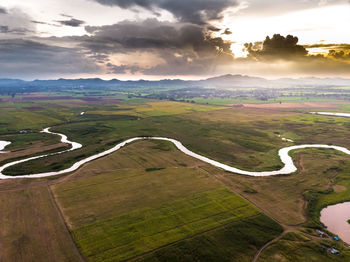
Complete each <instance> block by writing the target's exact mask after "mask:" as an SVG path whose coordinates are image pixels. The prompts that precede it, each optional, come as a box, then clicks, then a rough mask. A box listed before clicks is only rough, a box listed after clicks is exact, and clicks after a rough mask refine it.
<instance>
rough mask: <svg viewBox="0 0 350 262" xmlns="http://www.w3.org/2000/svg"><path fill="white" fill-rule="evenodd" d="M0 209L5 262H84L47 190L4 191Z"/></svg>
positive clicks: (1, 250)
mask: <svg viewBox="0 0 350 262" xmlns="http://www.w3.org/2000/svg"><path fill="white" fill-rule="evenodd" d="M8 183H11V182H8ZM3 185H4V184H2V186H3ZM0 210H1V212H0V221H1V223H0V261H1V262H17V261H18V262H22V261H42V262H47V261H57V262H62V261H72V262H73V261H81V260H80V255H79V253H78V252H77V249H76V248H75V246H74V244H73V242H72V240H71V237H70V234H69V232H68V230H67V229H66V227H65V225H64V222H63V220H62V219H61V217H60V216H59V213H58V211H57V209H56V207H55V204H54V202H53V201H52V198H51V196H50V193H49V191H48V188H47V187H44V186H40V187H25V188H23V189H14V190H5V191H2V190H0Z"/></svg>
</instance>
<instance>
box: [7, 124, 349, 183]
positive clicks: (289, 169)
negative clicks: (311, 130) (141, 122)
mask: <svg viewBox="0 0 350 262" xmlns="http://www.w3.org/2000/svg"><path fill="white" fill-rule="evenodd" d="M41 132H43V133H48V134H55V135H58V136H60V137H61V142H63V143H68V144H70V145H71V148H70V149H68V150H64V151H61V152H58V153H52V154H46V155H40V156H34V157H30V158H26V159H22V160H18V161H13V162H10V163H7V164H5V165H3V166H1V167H0V179H16V178H40V177H49V176H55V175H61V174H65V173H69V172H73V171H75V170H77V169H78V168H79V167H81V166H82V165H84V164H85V163H88V162H90V161H93V160H95V159H97V158H100V157H103V156H106V155H109V154H111V153H113V152H115V151H117V150H119V149H120V148H122V147H123V146H125V145H127V144H129V143H132V142H134V141H137V140H143V139H152V140H164V141H168V142H171V143H173V144H174V145H175V146H176V148H177V149H179V150H180V151H181V152H183V153H184V154H186V155H189V156H191V157H194V158H196V159H199V160H201V161H203V162H206V163H208V164H211V165H213V166H216V167H218V168H221V169H223V170H225V171H228V172H231V173H236V174H240V175H246V176H255V177H264V176H276V175H287V174H291V173H293V172H295V171H296V170H297V168H296V166H295V165H294V163H293V159H292V158H291V157H290V156H289V151H292V150H296V149H303V148H329V149H334V150H338V151H341V152H343V153H345V154H348V155H350V150H348V149H347V148H345V147H340V146H333V145H321V144H312V145H295V146H289V147H284V148H282V149H280V150H279V151H278V155H279V156H280V158H281V161H282V163H283V164H284V167H283V168H281V169H280V170H276V171H262V172H254V171H246V170H241V169H238V168H235V167H231V166H229V165H226V164H223V163H220V162H218V161H215V160H213V159H210V158H208V157H205V156H202V155H199V154H197V153H194V152H192V151H190V150H189V149H187V148H186V147H185V146H184V145H183V144H182V143H181V142H180V141H177V140H175V139H172V138H167V137H134V138H130V139H128V140H125V141H124V142H121V143H119V144H117V145H115V146H114V147H112V148H111V149H108V150H106V151H104V152H101V153H98V154H96V155H93V156H90V157H87V158H85V159H82V160H80V161H78V162H76V163H74V164H73V165H72V166H71V167H69V168H66V169H63V170H60V171H54V172H46V173H38V174H26V175H20V176H8V175H4V174H3V173H2V172H3V171H4V170H5V169H6V168H8V167H10V166H14V165H17V164H19V163H23V162H27V161H30V160H34V159H38V158H43V157H46V156H52V155H57V154H62V153H65V152H68V151H72V150H76V149H78V148H81V147H82V145H81V144H79V143H77V142H72V141H69V140H68V138H67V136H66V135H64V134H60V133H54V132H51V131H50V128H49V127H48V128H45V129H44V130H43V131H41Z"/></svg>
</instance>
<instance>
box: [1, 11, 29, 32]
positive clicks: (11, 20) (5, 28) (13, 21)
mask: <svg viewBox="0 0 350 262" xmlns="http://www.w3.org/2000/svg"><path fill="white" fill-rule="evenodd" d="M0 26H1V29H0V33H1V35H0V39H2V38H5V37H7V38H8V37H12V35H13V37H18V35H32V34H33V33H34V32H35V26H34V25H33V23H32V22H31V18H30V17H29V16H28V15H27V14H26V13H24V12H22V11H21V10H20V9H17V8H14V9H8V10H7V11H6V13H2V14H0ZM5 34H6V35H5Z"/></svg>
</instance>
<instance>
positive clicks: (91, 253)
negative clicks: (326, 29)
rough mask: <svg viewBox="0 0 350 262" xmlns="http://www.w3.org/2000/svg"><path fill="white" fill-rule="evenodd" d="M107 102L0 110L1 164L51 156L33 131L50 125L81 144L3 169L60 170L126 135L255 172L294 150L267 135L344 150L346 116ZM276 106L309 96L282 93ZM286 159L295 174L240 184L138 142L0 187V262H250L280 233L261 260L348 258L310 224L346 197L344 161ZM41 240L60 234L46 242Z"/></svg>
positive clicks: (51, 141)
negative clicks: (333, 251)
mask: <svg viewBox="0 0 350 262" xmlns="http://www.w3.org/2000/svg"><path fill="white" fill-rule="evenodd" d="M67 94H69V92H68V93H67ZM67 94H66V95H67ZM60 95H62V94H52V95H48V96H57V97H59V96H60ZM109 95H110V97H108V96H107V95H106V96H103V97H102V98H101V99H100V98H98V99H92V98H89V99H88V100H84V99H85V97H84V94H83V93H79V92H77V93H76V94H75V95H74V97H71V98H69V99H68V98H67V99H64V98H60V100H55V99H52V98H50V99H49V98H48V99H47V100H45V99H36V98H35V99H34V100H33V101H27V100H26V99H23V100H21V99H22V98H18V100H14V101H7V102H0V140H10V141H13V144H11V145H10V146H9V147H8V148H6V149H7V150H9V151H11V152H10V153H7V154H1V155H0V163H1V164H3V163H6V162H9V161H12V160H15V159H21V158H25V157H28V156H34V155H38V154H42V153H44V152H46V153H47V152H55V151H57V150H62V149H63V148H64V146H65V145H64V144H61V143H59V139H58V138H57V137H56V136H53V135H47V134H42V133H39V131H40V130H41V129H42V128H44V127H47V126H52V130H53V131H57V132H62V133H64V134H67V135H68V137H69V138H70V139H71V140H73V141H77V142H79V143H82V144H83V148H81V149H79V150H75V151H72V152H69V153H65V154H61V155H56V156H51V157H47V158H43V159H38V160H35V161H29V162H26V163H23V164H20V165H17V166H13V167H11V168H8V169H6V170H5V173H6V174H11V175H20V174H24V173H33V172H45V171H52V170H60V169H63V168H66V167H68V166H70V165H72V164H73V163H74V162H76V161H77V160H80V159H83V158H86V157H88V156H90V155H92V154H95V153H97V152H101V151H103V150H106V149H108V148H111V147H112V146H114V145H115V144H117V143H118V142H120V141H123V140H125V139H127V138H130V137H134V136H165V137H171V138H175V139H177V140H179V141H181V142H182V143H183V144H184V145H185V146H186V147H188V148H189V149H190V150H192V151H194V152H196V153H199V154H202V155H205V156H208V157H210V158H213V159H215V160H218V161H220V162H224V163H226V164H229V165H232V166H234V167H238V168H241V169H246V170H256V171H262V170H276V169H279V168H280V167H281V163H280V159H279V157H278V155H277V152H278V149H280V148H282V147H285V146H289V145H292V144H293V143H287V142H284V141H282V140H281V138H280V137H279V136H278V135H281V136H282V137H287V138H290V139H293V140H294V141H295V144H303V143H322V144H335V145H340V146H345V147H348V148H350V136H349V131H350V125H349V120H348V119H347V118H340V117H327V116H318V115H311V114H308V112H309V111H318V110H317V108H312V109H307V108H305V109H301V108H284V109H271V108H270V109H264V108H262V109H259V108H244V107H243V108H241V107H223V106H215V105H205V103H204V104H202V105H198V104H193V103H182V102H173V101H155V100H147V99H145V98H128V95H126V94H121V93H120V94H117V93H113V94H112V93H111V94H109ZM24 98H25V96H24ZM121 99H122V100H121ZM215 99H216V100H218V101H219V100H220V99H221V98H213V103H209V104H220V103H217V102H215ZM281 99H282V98H281ZM221 101H222V102H223V103H222V104H226V101H225V99H222V100H221ZM312 101H317V102H320V101H321V102H322V101H329V100H328V99H324V100H322V99H319V98H315V99H314V100H312ZM224 102H225V103H224ZM250 102H251V103H255V102H257V101H255V102H254V101H250ZM266 102H267V103H270V102H271V103H272V102H274V101H266ZM287 102H311V101H310V100H307V101H306V100H305V98H300V99H299V98H297V97H289V98H288V97H283V103H287ZM237 103H238V101H237ZM347 107H348V106H347V105H339V107H338V108H336V107H332V108H330V109H329V110H328V109H327V110H326V109H324V108H322V111H330V110H333V111H343V110H347ZM81 112H86V113H85V114H84V115H80V113H81ZM21 130H26V131H27V132H26V133H22V134H20V131H21ZM292 156H293V159H294V160H295V163H296V165H297V167H298V169H299V171H298V172H296V173H295V174H292V175H287V176H276V177H265V178H260V177H246V176H240V175H235V174H229V173H227V172H223V171H222V170H220V169H217V168H214V167H212V166H209V165H207V164H205V163H203V162H201V161H198V160H195V159H193V158H190V157H188V156H186V155H184V154H183V153H181V152H179V151H178V150H176V148H175V147H174V145H172V144H171V143H167V142H164V141H138V142H135V143H132V144H130V145H128V146H126V147H124V148H123V149H121V150H120V151H118V152H115V153H113V154H111V155H109V156H106V157H103V158H101V159H98V160H96V161H93V162H91V163H88V164H86V165H84V166H83V167H82V168H80V169H79V170H77V171H76V172H74V173H72V174H67V175H63V176H59V177H52V178H47V179H45V178H44V179H35V180H28V179H20V180H8V181H1V183H0V200H1V201H0V205H1V210H5V211H4V212H2V213H1V215H0V216H1V220H2V221H5V223H3V227H2V228H1V229H0V236H1V241H0V243H1V245H0V247H1V248H2V250H3V252H2V254H1V256H2V257H0V258H1V259H0V260H1V261H33V257H35V256H37V257H39V258H44V259H43V260H40V259H37V260H38V261H45V258H47V257H49V258H50V259H51V258H52V259H51V260H52V261H55V260H56V261H79V258H78V257H77V256H78V255H77V253H76V252H77V251H76V249H75V251H74V248H75V245H76V246H77V247H78V249H79V251H80V252H81V253H82V255H83V256H84V257H85V259H86V260H88V261H120V260H125V259H131V258H133V259H134V260H136V261H252V259H253V257H254V256H255V254H256V253H257V252H258V250H259V249H260V248H261V247H262V246H264V245H265V244H266V243H267V242H269V241H270V240H272V239H274V238H276V237H278V236H281V233H282V231H283V230H284V233H283V234H284V235H283V236H282V238H281V239H279V240H278V241H276V242H275V243H273V244H271V245H270V246H269V247H267V248H266V249H264V250H263V251H262V253H261V255H260V258H259V260H258V261H305V260H303V259H304V257H305V256H307V257H308V258H309V260H311V261H328V260H329V259H332V258H333V257H332V256H330V255H327V253H325V250H326V248H327V247H328V246H333V245H337V248H338V249H340V250H341V251H342V258H343V260H342V261H347V260H346V259H348V258H349V256H350V255H349V250H348V249H347V248H346V246H344V245H343V243H342V242H340V243H338V244H337V243H335V242H333V241H332V240H330V239H326V240H324V239H319V238H317V236H316V235H315V231H314V229H315V228H321V225H320V222H319V212H320V210H321V209H322V208H323V207H325V206H326V205H329V204H334V203H338V202H342V201H349V200H350V198H349V195H350V191H349V190H350V183H349V175H348V174H349V172H350V164H349V163H350V162H349V157H348V156H347V155H344V154H342V153H339V152H335V151H333V150H320V149H312V150H298V151H295V152H293V153H292ZM315 159H317V161H315ZM48 189H50V190H52V192H53V195H54V198H51V197H50V191H49V190H48ZM56 205H57V208H55V206H56ZM11 207H19V209H20V210H21V211H20V212H15V211H13V209H12V208H11ZM16 210H17V209H16ZM31 210H34V211H33V212H32V213H33V214H34V215H30V214H31ZM60 213H62V216H63V218H64V223H63V220H59V219H58V218H59V217H60V216H61V214H60ZM23 217H28V219H27V220H25V221H24V220H23ZM41 224H42V227H40V226H39V225H41ZM18 225H20V226H18ZM65 225H67V227H68V228H69V230H70V233H71V234H72V237H73V238H71V237H70V235H69V233H68V231H67V230H66V229H65ZM282 227H283V228H282ZM8 228H11V230H9V229H8ZM17 230H18V231H17ZM291 231H292V232H291ZM20 232H24V233H23V236H22V235H21V234H20ZM48 232H54V233H53V234H54V235H55V236H57V237H55V238H52V239H50V241H47V238H48V236H49V235H50V234H49V233H48ZM3 239H4V240H3ZM72 239H73V240H74V242H72ZM46 242H47V243H46ZM45 245H47V247H45V248H44V247H43V246H45ZM22 247H24V248H22ZM34 249H35V250H36V251H35V252H34V251H33V250H34ZM53 249H55V250H54V251H53ZM72 249H73V250H72ZM16 250H17V251H18V252H17V253H16ZM74 252H75V253H74ZM71 254H75V255H71ZM303 254H304V255H303ZM11 258H12V260H11ZM293 259H295V260H293ZM317 259H318V260H317ZM322 259H323V260H322ZM337 259H338V258H336V260H335V261H337ZM338 260H339V259H338ZM329 261H331V260H329ZM339 261H340V260H339Z"/></svg>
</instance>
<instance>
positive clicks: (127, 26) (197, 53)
mask: <svg viewBox="0 0 350 262" xmlns="http://www.w3.org/2000/svg"><path fill="white" fill-rule="evenodd" d="M85 30H86V31H87V32H88V33H90V34H91V36H83V37H75V38H74V39H75V40H77V41H80V45H81V46H82V47H83V48H84V49H85V50H87V52H89V54H90V55H96V54H100V55H101V54H108V55H113V54H131V53H133V52H147V53H149V54H153V55H154V56H157V57H159V58H160V59H162V60H164V63H165V64H163V65H162V68H161V69H162V72H163V71H165V70H167V71H168V74H173V72H174V71H172V70H171V68H174V67H178V68H179V70H180V69H181V70H182V73H183V74H191V73H193V72H192V71H191V68H194V67H196V68H197V67H198V65H199V64H201V67H212V65H213V64H217V63H229V62H232V61H233V54H232V52H231V50H230V45H231V43H230V42H229V41H224V40H223V39H222V38H220V37H214V36H213V35H212V34H211V33H210V32H208V31H206V29H203V28H202V27H201V26H199V25H193V24H181V23H169V22H160V21H158V20H156V19H148V20H145V21H143V22H131V21H124V22H120V23H118V24H115V25H110V26H100V27H96V26H94V27H92V26H86V27H85ZM104 58H105V57H104ZM135 59H136V60H137V58H135ZM107 61H108V59H106V62H107ZM108 62H109V63H110V65H109V67H110V68H112V66H113V64H112V62H110V61H108ZM131 64H132V61H131ZM156 67H157V65H156V64H155V66H154V67H152V68H153V69H152V68H147V69H146V68H141V67H140V68H139V71H142V72H146V71H148V72H150V71H152V72H154V73H156V72H155V71H156V69H155V68H156ZM159 69H160V68H159ZM122 70H128V71H131V72H135V70H136V67H135V65H133V64H132V66H131V67H128V66H127V65H123V66H120V65H117V66H116V67H114V68H113V71H114V72H115V71H118V72H120V71H122ZM197 71H198V70H197Z"/></svg>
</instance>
